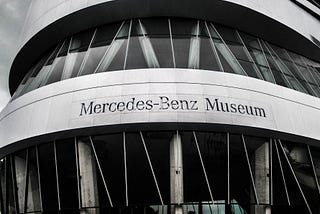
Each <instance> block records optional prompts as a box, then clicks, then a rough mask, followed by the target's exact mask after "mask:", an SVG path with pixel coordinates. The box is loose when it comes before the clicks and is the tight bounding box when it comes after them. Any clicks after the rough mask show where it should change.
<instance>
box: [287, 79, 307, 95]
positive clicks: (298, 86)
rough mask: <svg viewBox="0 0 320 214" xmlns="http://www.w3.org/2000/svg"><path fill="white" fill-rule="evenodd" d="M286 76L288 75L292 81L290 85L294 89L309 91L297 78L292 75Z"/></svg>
mask: <svg viewBox="0 0 320 214" xmlns="http://www.w3.org/2000/svg"><path fill="white" fill-rule="evenodd" d="M285 76H286V79H287V80H288V81H289V82H290V85H291V86H292V88H293V89H295V90H297V91H300V92H303V93H307V91H306V90H305V89H304V88H303V87H302V85H301V84H300V83H299V82H298V80H297V79H295V78H294V77H293V76H291V75H285Z"/></svg>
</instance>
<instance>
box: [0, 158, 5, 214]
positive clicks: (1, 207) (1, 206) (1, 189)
mask: <svg viewBox="0 0 320 214" xmlns="http://www.w3.org/2000/svg"><path fill="white" fill-rule="evenodd" d="M5 207H6V158H2V159H0V212H1V213H5V212H4V211H5Z"/></svg>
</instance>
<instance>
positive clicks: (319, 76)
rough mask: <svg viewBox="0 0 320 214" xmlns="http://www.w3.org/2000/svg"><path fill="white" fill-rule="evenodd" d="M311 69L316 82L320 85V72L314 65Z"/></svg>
mask: <svg viewBox="0 0 320 214" xmlns="http://www.w3.org/2000/svg"><path fill="white" fill-rule="evenodd" d="M309 71H310V73H311V74H312V76H313V78H314V80H315V82H316V83H317V84H318V85H320V73H319V72H318V71H317V70H316V69H315V68H313V67H309Z"/></svg>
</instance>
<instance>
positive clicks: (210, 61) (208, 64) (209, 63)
mask: <svg viewBox="0 0 320 214" xmlns="http://www.w3.org/2000/svg"><path fill="white" fill-rule="evenodd" d="M200 68H201V69H206V70H214V71H221V69H220V67H219V64H218V61H217V58H216V54H215V53H214V50H213V47H212V44H211V42H210V39H209V38H205V37H202V38H200Z"/></svg>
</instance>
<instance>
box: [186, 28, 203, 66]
mask: <svg viewBox="0 0 320 214" xmlns="http://www.w3.org/2000/svg"><path fill="white" fill-rule="evenodd" d="M198 23H199V22H198ZM192 31H193V33H194V34H196V35H197V36H192V37H191V39H190V48H189V58H188V68H194V69H197V68H199V58H200V38H199V36H198V35H199V24H197V25H196V26H195V27H194V28H193V29H192Z"/></svg>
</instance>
